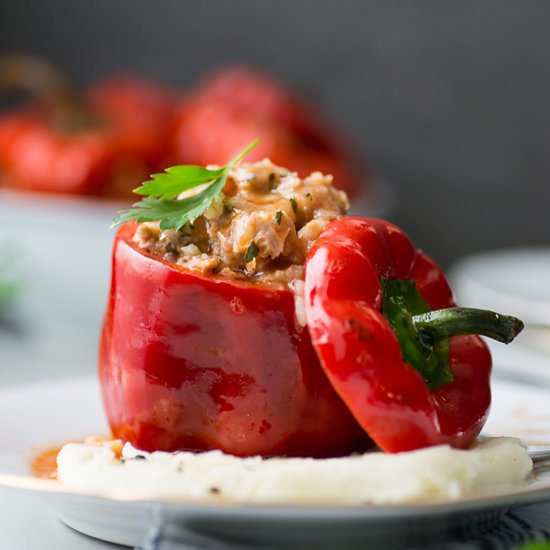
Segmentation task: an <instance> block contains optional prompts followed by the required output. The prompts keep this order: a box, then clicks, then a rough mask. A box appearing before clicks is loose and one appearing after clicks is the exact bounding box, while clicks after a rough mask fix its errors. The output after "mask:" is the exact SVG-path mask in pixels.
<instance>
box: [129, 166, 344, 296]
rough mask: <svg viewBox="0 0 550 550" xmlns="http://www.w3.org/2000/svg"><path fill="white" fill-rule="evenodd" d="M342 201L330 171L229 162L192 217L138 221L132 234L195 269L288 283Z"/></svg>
mask: <svg viewBox="0 0 550 550" xmlns="http://www.w3.org/2000/svg"><path fill="white" fill-rule="evenodd" d="M201 189H202V187H201V188H196V189H193V191H192V192H195V193H196V192H198V191H200V190H201ZM348 207H349V202H348V198H347V196H346V194H345V193H344V192H343V191H340V190H338V189H336V188H335V187H333V186H332V176H330V175H327V176H325V175H323V174H321V173H320V172H314V173H312V174H311V175H309V176H308V177H306V178H304V179H300V178H299V177H298V175H297V174H296V173H295V172H290V171H288V170H286V169H285V168H281V167H279V166H276V165H274V164H273V163H272V162H271V161H270V160H268V159H265V160H263V161H261V162H257V163H254V164H242V165H240V166H238V167H237V168H235V169H233V170H232V171H231V172H230V174H229V176H228V178H227V181H226V183H225V186H224V188H223V192H222V193H221V195H220V196H219V197H218V198H217V199H216V200H215V201H214V202H213V204H212V205H211V207H210V208H209V209H208V210H207V211H206V212H205V213H204V214H203V215H202V216H200V217H198V218H197V219H196V220H195V221H194V223H193V224H186V225H185V226H184V227H183V228H182V229H181V230H174V229H169V230H163V231H161V230H160V228H159V224H158V223H142V224H140V225H139V227H138V230H137V231H136V234H135V237H134V241H135V242H136V243H137V244H138V245H139V246H140V247H142V248H144V249H146V250H147V251H148V252H150V253H152V254H155V255H157V256H159V257H161V258H163V259H164V260H166V261H168V262H172V263H176V264H179V265H181V266H183V267H186V268H188V269H192V270H194V271H199V272H201V273H216V274H220V275H223V276H228V277H233V278H237V279H246V280H258V281H261V282H269V283H279V284H281V285H283V286H286V285H288V284H289V283H291V282H293V281H296V280H301V279H303V268H304V262H305V258H306V255H307V252H308V250H309V249H310V247H311V246H312V244H313V242H314V241H315V239H316V238H317V237H318V236H319V234H320V233H321V231H322V230H323V229H324V228H325V227H326V226H327V225H328V224H329V223H330V222H331V221H333V220H335V219H336V218H338V217H340V216H342V215H343V214H345V213H346V211H347V209H348Z"/></svg>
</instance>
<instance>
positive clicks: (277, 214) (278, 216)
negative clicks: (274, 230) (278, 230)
mask: <svg viewBox="0 0 550 550" xmlns="http://www.w3.org/2000/svg"><path fill="white" fill-rule="evenodd" d="M282 217H283V213H282V212H281V211H280V210H277V212H276V214H275V219H276V220H277V225H281V219H282Z"/></svg>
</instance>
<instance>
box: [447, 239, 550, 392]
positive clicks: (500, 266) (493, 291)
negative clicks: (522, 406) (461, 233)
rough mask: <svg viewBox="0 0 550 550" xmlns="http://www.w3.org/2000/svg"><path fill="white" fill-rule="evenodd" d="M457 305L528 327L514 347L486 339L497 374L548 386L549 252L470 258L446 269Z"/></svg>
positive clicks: (526, 250) (529, 250)
mask: <svg viewBox="0 0 550 550" xmlns="http://www.w3.org/2000/svg"><path fill="white" fill-rule="evenodd" d="M449 278H450V279H451V280H452V284H453V288H454V290H455V295H456V298H457V302H458V303H459V304H460V305H463V306H470V307H480V308H486V309H491V310H493V311H498V312H500V313H508V314H510V315H515V316H516V317H519V318H520V319H522V320H523V321H524V323H525V324H526V327H525V330H524V331H523V332H522V333H521V334H520V335H519V336H518V337H517V339H516V340H515V341H514V344H513V345H512V346H509V347H507V346H503V345H502V344H498V343H495V342H493V341H489V342H488V344H489V347H490V348H491V353H492V354H493V357H494V362H495V374H497V375H502V376H504V377H506V378H509V379H513V380H518V381H524V382H529V383H535V384H544V385H545V386H547V387H550V248H547V247H546V248H544V247H539V248H520V249H510V250H498V251H492V252H484V253H482V254H474V255H472V256H468V257H466V258H464V259H462V260H460V261H459V262H457V263H456V264H455V265H454V266H453V267H452V268H451V270H450V273H449Z"/></svg>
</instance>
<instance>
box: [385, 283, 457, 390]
mask: <svg viewBox="0 0 550 550" xmlns="http://www.w3.org/2000/svg"><path fill="white" fill-rule="evenodd" d="M381 284H382V291H383V303H382V313H383V314H384V317H386V319H387V320H388V321H389V323H390V325H391V326H392V328H393V330H394V332H395V335H396V336H397V339H398V340H399V344H400V346H401V353H402V354H403V359H404V361H406V362H407V363H409V365H411V366H412V367H414V368H415V369H416V370H417V371H418V372H419V373H420V374H421V375H422V378H423V379H424V381H425V382H426V384H427V385H428V387H429V388H430V390H432V391H433V390H436V389H437V388H440V387H441V386H444V385H445V384H448V383H449V382H452V381H453V380H454V376H453V373H452V371H451V367H450V364H449V338H444V339H441V340H437V341H435V342H433V343H430V342H426V341H425V339H423V338H422V337H421V336H420V335H419V334H418V331H417V330H416V328H415V326H414V324H413V321H412V317H413V316H414V315H418V314H420V313H426V312H428V311H430V307H429V306H428V304H427V303H426V301H425V300H424V298H422V296H421V295H420V292H418V290H417V288H416V282H415V281H413V280H401V279H393V280H387V279H382V280H381Z"/></svg>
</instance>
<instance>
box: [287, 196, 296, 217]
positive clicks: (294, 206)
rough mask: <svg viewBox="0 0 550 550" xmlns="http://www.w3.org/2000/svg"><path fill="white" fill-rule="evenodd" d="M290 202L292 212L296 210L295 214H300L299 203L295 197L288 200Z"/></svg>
mask: <svg viewBox="0 0 550 550" xmlns="http://www.w3.org/2000/svg"><path fill="white" fill-rule="evenodd" d="M288 200H289V201H290V205H291V206H292V210H294V213H295V214H296V213H297V212H298V203H297V202H296V199H295V198H294V197H293V198H291V199H288Z"/></svg>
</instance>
